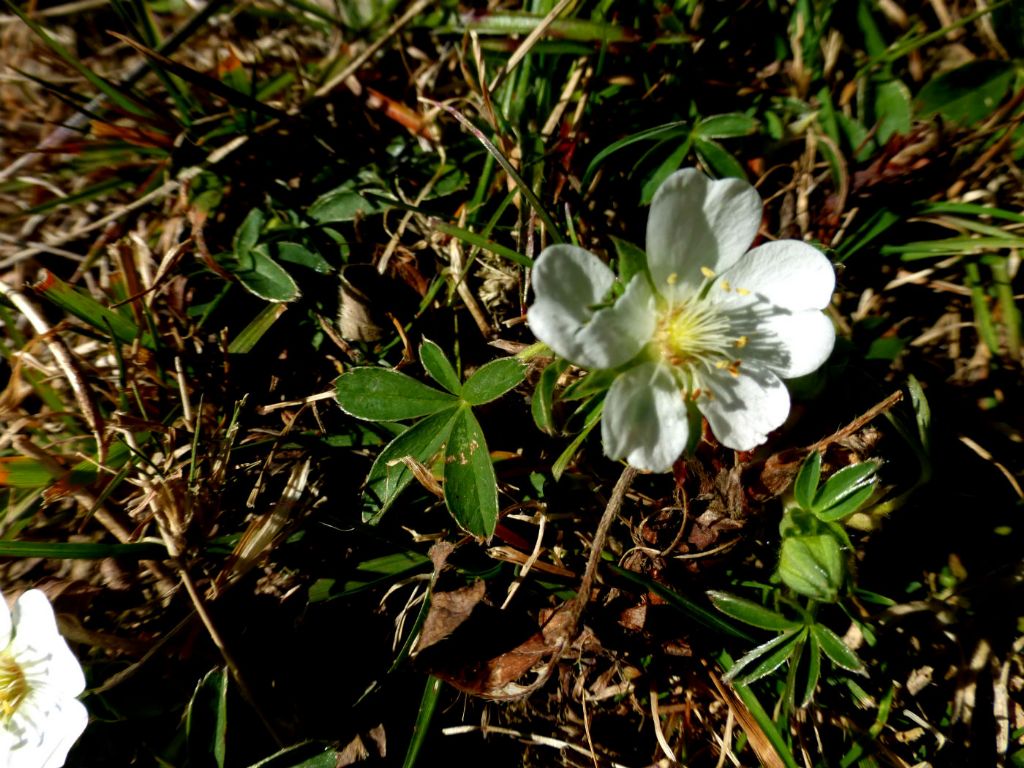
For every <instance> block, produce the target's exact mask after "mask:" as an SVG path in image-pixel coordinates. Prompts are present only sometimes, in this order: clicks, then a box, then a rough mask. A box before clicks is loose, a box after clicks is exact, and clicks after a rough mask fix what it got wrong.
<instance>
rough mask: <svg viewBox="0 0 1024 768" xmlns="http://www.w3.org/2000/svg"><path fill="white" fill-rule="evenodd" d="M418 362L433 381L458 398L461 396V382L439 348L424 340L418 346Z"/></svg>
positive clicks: (428, 340)
mask: <svg viewBox="0 0 1024 768" xmlns="http://www.w3.org/2000/svg"><path fill="white" fill-rule="evenodd" d="M420 362H421V363H422V364H423V368H424V370H425V371H426V372H427V373H428V374H429V375H430V378H432V379H433V380H434V381H436V382H437V383H438V384H440V385H441V386H442V387H444V388H445V389H447V390H448V391H449V392H451V393H452V394H453V395H455V396H456V397H458V396H459V395H461V394H462V382H461V381H459V374H458V373H456V372H455V369H454V368H453V367H452V364H451V363H450V362H449V361H448V358H447V357H445V354H444V352H443V351H442V349H441V347H439V346H438V345H437V344H435V343H434V342H432V341H431V340H430V339H427V338H424V339H423V343H422V344H420Z"/></svg>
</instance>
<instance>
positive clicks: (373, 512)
mask: <svg viewBox="0 0 1024 768" xmlns="http://www.w3.org/2000/svg"><path fill="white" fill-rule="evenodd" d="M458 414H459V410H458V409H454V408H453V409H447V410H444V411H442V412H441V413H437V414H434V415H433V416H428V417H427V418H425V419H423V421H419V422H417V423H416V424H414V425H413V426H411V427H409V429H407V430H405V432H403V433H402V434H400V435H399V436H398V437H396V438H395V439H394V440H392V441H391V442H390V443H388V444H387V445H386V446H384V450H382V451H381V452H380V453H379V454H378V455H377V459H376V460H375V461H374V462H373V466H372V467H370V474H369V475H368V476H367V477H366V486H365V488H364V490H363V499H364V501H366V503H367V505H368V507H369V509H367V510H364V512H363V522H364V523H370V524H371V525H375V524H376V523H377V522H378V521H379V520H380V517H381V515H383V514H384V513H385V512H387V510H388V507H390V506H391V504H392V503H393V502H394V501H395V499H396V498H398V494H400V493H401V492H402V491H403V490H405V488H406V486H408V485H409V483H410V482H412V479H413V477H414V475H413V473H412V470H411V469H409V467H408V466H406V464H405V462H404V461H402V459H404V458H406V457H409V458H412V459H414V460H416V461H418V462H420V463H421V464H427V463H429V462H431V461H432V460H433V459H434V457H435V456H436V455H437V454H438V452H439V451H440V450H441V446H442V445H444V443H445V441H446V440H447V439H448V435H449V434H450V433H451V431H452V424H453V423H454V422H455V418H456V416H457V415H458Z"/></svg>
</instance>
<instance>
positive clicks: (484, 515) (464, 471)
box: [444, 361, 500, 539]
mask: <svg viewBox="0 0 1024 768" xmlns="http://www.w3.org/2000/svg"><path fill="white" fill-rule="evenodd" d="M499 362H500V361H499ZM467 384H468V382H467ZM444 498H445V502H446V503H447V504H448V509H449V510H450V511H451V513H452V516H453V517H454V518H455V521H456V522H457V523H458V524H459V525H460V526H461V527H462V528H463V529H464V530H466V531H468V532H469V533H471V534H473V535H474V536H478V537H480V538H483V539H490V538H491V536H492V535H493V534H494V528H495V526H496V525H497V523H498V481H497V478H495V476H494V465H493V464H492V463H491V455H490V452H489V451H488V450H487V441H486V439H485V438H484V432H483V430H482V429H481V428H480V423H479V422H478V421H477V420H476V417H475V416H474V415H473V411H472V410H471V409H470V408H469V406H468V405H464V406H462V407H461V408H459V409H458V411H456V415H455V419H454V422H453V423H452V427H451V434H450V435H449V437H448V445H447V447H446V449H445V456H444Z"/></svg>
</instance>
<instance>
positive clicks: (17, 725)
mask: <svg viewBox="0 0 1024 768" xmlns="http://www.w3.org/2000/svg"><path fill="white" fill-rule="evenodd" d="M0 648H2V649H3V650H0V765H2V766H4V768H60V766H62V765H64V761H65V760H66V759H67V756H68V751H69V750H70V749H71V746H72V745H73V744H74V743H75V741H77V740H78V737H79V736H81V735H82V731H84V730H85V726H86V723H87V722H88V719H89V716H88V713H87V712H86V710H85V706H84V705H83V704H82V702H80V701H79V700H78V699H77V698H75V697H76V696H78V695H79V694H80V693H81V692H82V691H83V690H85V676H84V675H83V674H82V668H81V666H79V664H78V660H77V659H76V658H75V657H74V654H72V653H71V649H70V648H68V644H67V643H66V642H65V641H64V638H63V637H61V636H60V633H59V632H58V631H57V622H56V619H55V618H54V615H53V608H52V607H50V602H49V601H48V600H47V599H46V596H45V595H44V594H43V593H42V592H40V591H39V590H38V589H32V590H29V591H28V592H25V593H24V594H23V595H22V596H21V597H19V598H18V601H17V602H16V603H15V604H14V610H13V611H11V610H10V609H8V607H7V603H6V601H5V600H4V599H3V598H2V597H0Z"/></svg>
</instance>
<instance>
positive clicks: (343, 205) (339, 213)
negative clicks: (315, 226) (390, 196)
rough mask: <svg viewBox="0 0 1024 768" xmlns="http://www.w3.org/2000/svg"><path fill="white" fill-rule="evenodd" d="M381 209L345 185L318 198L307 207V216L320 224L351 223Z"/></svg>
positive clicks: (349, 185)
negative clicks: (359, 217)
mask: <svg viewBox="0 0 1024 768" xmlns="http://www.w3.org/2000/svg"><path fill="white" fill-rule="evenodd" d="M381 210H383V208H382V207H381V206H380V205H378V204H376V203H374V202H371V201H370V200H367V199H366V198H365V197H363V196H362V195H361V194H359V193H358V192H356V191H355V190H354V189H352V187H351V184H350V183H347V184H345V185H343V186H341V187H338V188H337V189H332V190H331V191H330V192H327V193H325V194H323V195H321V196H320V197H318V198H317V199H316V200H315V201H314V202H313V204H312V205H311V206H310V207H309V211H308V213H309V215H310V216H311V217H312V218H313V219H314V220H315V221H317V222H318V223H320V224H330V223H333V222H340V221H353V220H354V219H355V218H356V217H357V216H366V215H369V214H371V213H378V212H379V211H381Z"/></svg>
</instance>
